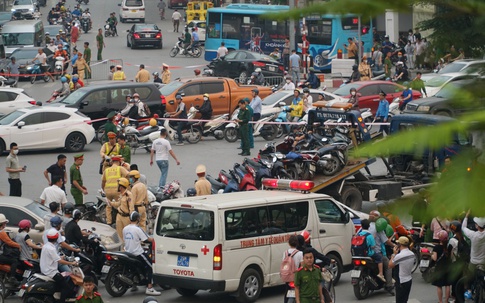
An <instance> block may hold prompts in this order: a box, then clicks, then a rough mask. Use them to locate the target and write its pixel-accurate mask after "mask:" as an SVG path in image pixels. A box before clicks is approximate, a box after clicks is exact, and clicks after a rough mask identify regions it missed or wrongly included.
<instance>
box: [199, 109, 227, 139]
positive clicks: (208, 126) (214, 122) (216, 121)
mask: <svg viewBox="0 0 485 303" xmlns="http://www.w3.org/2000/svg"><path fill="white" fill-rule="evenodd" d="M228 118H229V114H223V115H218V116H215V117H214V118H212V119H211V120H210V121H209V122H207V123H205V124H203V123H202V122H197V123H196V124H195V125H196V126H198V127H199V128H200V129H201V131H202V136H204V137H208V136H214V137H215V138H216V139H217V140H222V139H224V128H225V127H226V121H227V119H228ZM202 125H203V126H202Z"/></svg>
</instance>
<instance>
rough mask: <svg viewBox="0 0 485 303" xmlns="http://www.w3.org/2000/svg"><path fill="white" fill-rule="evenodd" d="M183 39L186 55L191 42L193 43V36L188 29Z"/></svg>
mask: <svg viewBox="0 0 485 303" xmlns="http://www.w3.org/2000/svg"><path fill="white" fill-rule="evenodd" d="M182 39H183V42H184V44H183V46H184V54H186V53H187V48H188V47H189V46H190V44H191V42H192V35H191V34H190V33H189V29H188V28H186V29H185V32H184V35H183V37H182Z"/></svg>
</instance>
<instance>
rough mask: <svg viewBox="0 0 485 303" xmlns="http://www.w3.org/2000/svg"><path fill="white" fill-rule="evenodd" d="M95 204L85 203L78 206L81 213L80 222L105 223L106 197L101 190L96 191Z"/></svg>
mask: <svg viewBox="0 0 485 303" xmlns="http://www.w3.org/2000/svg"><path fill="white" fill-rule="evenodd" d="M98 193H99V194H98V195H97V196H96V199H97V200H98V201H97V202H85V203H84V204H83V205H82V206H78V207H77V208H80V210H81V212H82V214H83V215H82V217H81V219H82V220H87V221H93V222H100V223H106V196H105V195H104V192H103V191H102V190H99V191H98Z"/></svg>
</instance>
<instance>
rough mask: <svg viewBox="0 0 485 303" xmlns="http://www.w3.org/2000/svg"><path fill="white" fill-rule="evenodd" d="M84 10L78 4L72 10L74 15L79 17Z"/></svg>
mask: <svg viewBox="0 0 485 303" xmlns="http://www.w3.org/2000/svg"><path fill="white" fill-rule="evenodd" d="M82 13H83V11H82V10H81V7H80V5H79V4H78V5H77V7H76V8H75V9H74V10H73V11H72V12H71V15H72V16H73V17H77V18H79V17H80V16H81V15H82Z"/></svg>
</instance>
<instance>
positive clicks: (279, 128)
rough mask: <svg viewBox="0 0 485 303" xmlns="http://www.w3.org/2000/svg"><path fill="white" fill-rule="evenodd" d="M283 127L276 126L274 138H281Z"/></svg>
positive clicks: (283, 132) (283, 131)
mask: <svg viewBox="0 0 485 303" xmlns="http://www.w3.org/2000/svg"><path fill="white" fill-rule="evenodd" d="M283 127H284V126H283V125H278V126H277V127H276V128H277V130H276V138H278V139H279V138H281V137H283V135H284V134H285V130H284V128H283Z"/></svg>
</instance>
